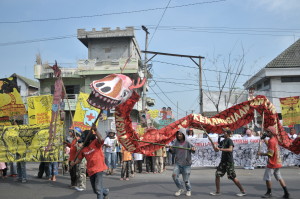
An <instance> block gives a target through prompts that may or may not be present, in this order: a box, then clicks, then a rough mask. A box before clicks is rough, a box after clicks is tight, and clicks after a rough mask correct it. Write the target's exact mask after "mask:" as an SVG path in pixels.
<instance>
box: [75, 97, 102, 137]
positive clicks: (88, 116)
mask: <svg viewBox="0 0 300 199" xmlns="http://www.w3.org/2000/svg"><path fill="white" fill-rule="evenodd" d="M88 97H89V94H87V93H80V94H79V97H78V100H77V104H76V112H75V116H74V120H73V125H72V128H74V127H79V128H80V129H81V130H82V131H84V130H88V129H90V128H91V126H92V124H93V122H94V121H95V120H96V118H97V116H98V113H99V112H100V110H99V109H97V108H95V107H93V106H91V105H89V103H88V102H87V101H86V100H87V99H88ZM97 123H98V121H97Z"/></svg>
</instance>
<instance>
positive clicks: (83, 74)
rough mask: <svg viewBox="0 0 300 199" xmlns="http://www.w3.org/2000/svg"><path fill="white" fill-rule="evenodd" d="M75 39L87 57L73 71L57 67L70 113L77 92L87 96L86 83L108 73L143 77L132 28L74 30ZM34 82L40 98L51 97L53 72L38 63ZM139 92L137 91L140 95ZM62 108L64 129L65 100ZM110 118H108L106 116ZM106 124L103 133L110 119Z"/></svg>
mask: <svg viewBox="0 0 300 199" xmlns="http://www.w3.org/2000/svg"><path fill="white" fill-rule="evenodd" d="M77 38H78V40H80V41H81V42H82V43H83V44H84V45H85V46H86V47H87V48H88V57H87V58H86V59H81V60H78V61H77V66H76V67H73V68H65V67H62V66H60V65H59V60H58V65H59V67H60V68H61V71H62V74H61V76H62V79H63V82H64V84H65V88H66V92H67V95H68V99H69V100H68V101H69V103H70V105H71V106H70V110H71V111H72V112H74V111H75V106H76V102H77V97H78V94H79V92H84V93H90V92H91V90H90V87H89V85H90V83H91V82H92V81H94V80H97V79H101V78H103V77H104V76H106V75H108V74H112V73H123V74H125V75H127V76H129V77H131V78H132V79H134V80H136V79H138V78H139V77H143V76H144V74H143V69H142V61H141V51H140V49H139V46H138V44H137V41H136V39H135V35H134V29H133V27H126V29H124V30H121V29H120V28H117V29H115V30H111V29H110V28H103V29H102V30H100V31H97V30H95V29H92V31H86V30H85V29H78V30H77ZM35 78H36V79H38V80H39V82H40V86H41V90H40V94H41V95H45V94H50V93H52V94H53V91H54V79H53V70H52V69H51V68H50V67H49V65H48V64H42V63H41V61H40V59H38V61H37V64H36V65H35ZM141 91H142V89H139V90H138V93H139V94H141ZM65 103H66V106H65V111H66V126H67V127H69V126H70V123H71V119H70V114H69V113H68V112H69V108H68V105H67V100H65ZM141 106H142V103H137V104H136V106H135V107H134V109H135V110H136V112H135V113H132V115H133V120H134V121H135V120H136V121H137V120H138V117H137V115H138V114H137V113H138V110H141ZM109 116H111V115H109ZM108 119H109V121H107V123H105V124H103V125H99V126H102V127H103V128H104V129H103V130H107V129H110V128H111V127H112V126H111V123H113V120H114V118H112V117H108Z"/></svg>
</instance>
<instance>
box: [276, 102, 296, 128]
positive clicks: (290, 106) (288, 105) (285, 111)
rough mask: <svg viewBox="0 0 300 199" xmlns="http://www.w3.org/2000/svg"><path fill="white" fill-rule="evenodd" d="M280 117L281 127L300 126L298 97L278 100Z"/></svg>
mask: <svg viewBox="0 0 300 199" xmlns="http://www.w3.org/2000/svg"><path fill="white" fill-rule="evenodd" d="M279 100H280V107H281V115H282V120H283V125H284V126H288V125H294V124H300V100H299V96H295V97H286V98H280V99H279Z"/></svg>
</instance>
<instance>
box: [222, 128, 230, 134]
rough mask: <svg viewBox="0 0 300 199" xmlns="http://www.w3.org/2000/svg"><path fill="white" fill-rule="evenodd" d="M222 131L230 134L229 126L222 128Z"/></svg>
mask: <svg viewBox="0 0 300 199" xmlns="http://www.w3.org/2000/svg"><path fill="white" fill-rule="evenodd" d="M222 131H223V132H224V133H227V134H232V131H231V130H230V128H228V127H226V128H222Z"/></svg>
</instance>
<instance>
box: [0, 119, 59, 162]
mask: <svg viewBox="0 0 300 199" xmlns="http://www.w3.org/2000/svg"><path fill="white" fill-rule="evenodd" d="M63 130H64V128H63V123H61V124H58V125H57V131H56V135H55V136H54V138H53V141H52V146H51V148H48V149H47V150H46V146H47V145H48V139H49V124H47V125H14V126H0V162H19V161H25V162H41V161H43V162H61V161H63V151H64V150H63Z"/></svg>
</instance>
